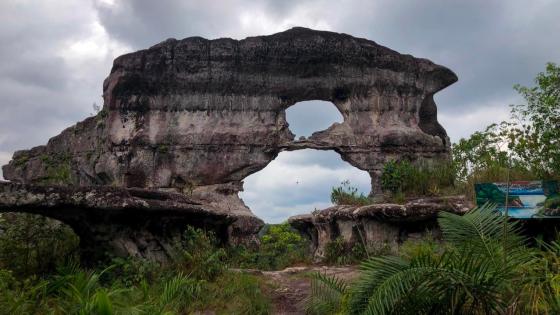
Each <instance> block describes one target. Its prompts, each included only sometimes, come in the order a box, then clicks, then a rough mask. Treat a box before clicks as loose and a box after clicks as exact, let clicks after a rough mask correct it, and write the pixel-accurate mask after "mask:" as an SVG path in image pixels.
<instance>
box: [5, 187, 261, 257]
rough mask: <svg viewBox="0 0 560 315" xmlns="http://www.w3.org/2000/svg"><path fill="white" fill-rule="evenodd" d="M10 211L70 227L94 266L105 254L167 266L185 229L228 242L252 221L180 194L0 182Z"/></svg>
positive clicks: (84, 254)
mask: <svg viewBox="0 0 560 315" xmlns="http://www.w3.org/2000/svg"><path fill="white" fill-rule="evenodd" d="M12 211H13V212H26V213H33V214H40V215H45V216H48V217H51V218H54V219H57V220H59V221H62V222H64V223H66V224H68V225H69V226H70V227H71V228H72V229H73V230H74V232H75V233H76V234H77V235H78V236H79V237H80V248H81V253H82V258H83V259H84V261H86V262H96V261H98V260H99V259H102V258H103V257H104V255H105V254H106V253H112V254H116V255H119V256H136V257H143V258H147V259H150V260H154V261H166V260H167V258H168V257H169V255H170V254H172V251H173V246H174V245H175V244H174V243H175V242H176V241H178V237H180V236H181V233H182V232H183V231H184V227H185V226H186V225H191V226H195V227H199V228H203V229H205V230H210V231H214V232H216V236H217V237H218V238H219V239H220V240H222V241H224V242H226V241H228V237H229V235H231V234H232V233H233V232H234V231H231V229H232V223H234V222H236V221H239V220H240V219H241V220H243V219H245V220H251V219H252V217H248V218H243V216H240V215H239V214H235V213H233V214H232V213H231V212H229V211H228V210H227V209H220V208H216V207H213V206H212V205H209V204H208V203H207V202H205V201H202V200H196V199H193V198H189V197H187V196H185V195H184V194H179V193H171V192H162V191H154V190H147V189H140V188H117V187H107V186H89V187H67V186H37V185H26V184H16V183H9V182H0V213H2V212H12ZM257 232H258V230H256V231H252V233H255V234H256V233H257Z"/></svg>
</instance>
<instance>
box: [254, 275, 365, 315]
mask: <svg viewBox="0 0 560 315" xmlns="http://www.w3.org/2000/svg"><path fill="white" fill-rule="evenodd" d="M243 272H248V273H253V274H255V275H258V276H260V277H263V278H264V280H265V282H266V283H267V284H268V285H269V288H268V290H267V291H268V292H266V294H267V295H269V297H270V299H271V300H272V310H271V311H272V313H271V314H282V315H292V314H305V311H304V310H305V301H306V299H307V297H308V296H309V294H310V293H311V278H310V275H311V274H312V273H315V272H320V273H323V274H327V275H336V276H337V277H339V278H341V279H344V280H348V281H351V280H353V279H354V278H356V276H357V274H358V267H357V266H336V267H335V266H305V267H290V268H286V269H284V270H279V271H259V270H243Z"/></svg>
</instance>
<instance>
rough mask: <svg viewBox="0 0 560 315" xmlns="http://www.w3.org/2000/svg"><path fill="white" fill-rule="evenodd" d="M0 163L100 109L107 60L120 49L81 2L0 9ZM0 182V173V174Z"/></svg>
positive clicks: (17, 3) (9, 5) (21, 4)
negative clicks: (93, 108)
mask: <svg viewBox="0 0 560 315" xmlns="http://www.w3.org/2000/svg"><path fill="white" fill-rule="evenodd" d="M0 21H1V22H0V60H1V61H0V95H2V99H1V100H0V135H2V136H0V164H2V165H4V164H6V163H7V162H8V160H9V158H7V157H9V156H11V154H12V153H13V152H14V151H16V150H21V149H27V148H30V147H33V146H37V145H41V144H45V143H46V142H47V140H48V139H49V138H51V137H53V136H55V135H56V134H58V133H60V132H61V131H62V130H63V129H65V128H67V127H69V126H70V125H72V124H74V123H76V122H77V121H80V120H83V119H84V118H86V117H87V116H88V115H89V114H90V113H91V112H92V104H93V103H94V102H97V103H101V102H102V100H101V97H100V96H101V94H102V83H103V79H104V78H105V77H106V76H107V74H108V73H109V71H110V68H111V63H112V60H113V59H114V58H115V57H116V56H118V55H119V54H122V53H123V52H125V51H126V50H127V48H126V46H125V45H124V44H121V43H119V42H116V41H114V40H112V39H111V38H110V36H109V35H108V34H107V33H106V32H105V29H104V27H103V26H101V24H100V23H99V21H98V20H97V15H96V13H95V11H93V7H92V6H91V5H90V4H88V2H74V1H64V0H58V1H48V2H47V1H39V2H37V1H2V2H1V3H0ZM0 178H1V172H0Z"/></svg>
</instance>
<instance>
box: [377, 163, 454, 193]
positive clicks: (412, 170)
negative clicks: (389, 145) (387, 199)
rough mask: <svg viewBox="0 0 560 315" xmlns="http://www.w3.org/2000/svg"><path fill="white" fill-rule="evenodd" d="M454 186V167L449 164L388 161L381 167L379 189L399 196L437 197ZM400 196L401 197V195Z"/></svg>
mask: <svg viewBox="0 0 560 315" xmlns="http://www.w3.org/2000/svg"><path fill="white" fill-rule="evenodd" d="M454 186H455V167H454V165H453V163H451V162H445V161H444V162H439V163H427V162H423V161H419V162H417V163H416V164H412V163H410V162H409V161H406V160H403V161H389V162H387V163H385V165H384V166H383V172H382V174H381V188H382V189H383V190H385V191H388V192H390V193H392V195H393V197H395V196H400V197H399V199H404V196H426V195H428V196H437V195H440V194H442V193H444V192H449V190H450V189H452V188H453V187H454ZM401 194H402V195H401Z"/></svg>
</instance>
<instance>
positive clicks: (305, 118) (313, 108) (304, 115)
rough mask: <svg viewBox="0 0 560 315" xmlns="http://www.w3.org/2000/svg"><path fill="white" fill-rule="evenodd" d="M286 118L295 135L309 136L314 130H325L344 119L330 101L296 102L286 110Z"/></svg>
mask: <svg viewBox="0 0 560 315" xmlns="http://www.w3.org/2000/svg"><path fill="white" fill-rule="evenodd" d="M286 120H287V121H288V124H289V125H290V126H289V128H290V131H291V132H292V133H293V134H295V135H296V139H299V137H300V136H304V137H309V136H311V134H312V133H314V132H316V131H321V130H325V129H327V128H328V127H330V126H331V125H332V124H333V123H335V122H338V123H342V122H343V121H344V119H343V117H342V114H341V113H340V111H338V109H337V108H336V106H334V104H333V103H331V102H325V101H305V102H298V103H296V104H295V105H293V106H291V107H289V108H288V109H287V110H286Z"/></svg>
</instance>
